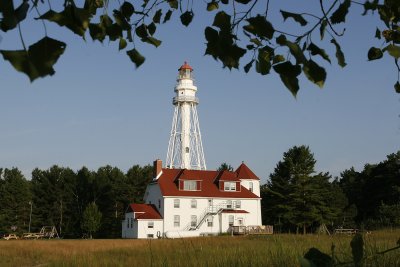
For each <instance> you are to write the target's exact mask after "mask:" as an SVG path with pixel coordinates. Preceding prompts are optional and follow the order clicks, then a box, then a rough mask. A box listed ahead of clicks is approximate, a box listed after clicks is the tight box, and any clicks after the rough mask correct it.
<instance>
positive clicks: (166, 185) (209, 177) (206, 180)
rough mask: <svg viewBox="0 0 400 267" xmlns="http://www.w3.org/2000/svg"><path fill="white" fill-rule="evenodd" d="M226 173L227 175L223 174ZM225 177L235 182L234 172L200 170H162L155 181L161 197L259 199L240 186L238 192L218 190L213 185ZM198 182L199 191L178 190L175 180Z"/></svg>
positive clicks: (216, 184) (216, 186) (217, 184)
mask: <svg viewBox="0 0 400 267" xmlns="http://www.w3.org/2000/svg"><path fill="white" fill-rule="evenodd" d="M224 172H226V173H227V174H224ZM219 176H222V177H224V178H225V177H226V178H229V179H228V180H229V181H232V180H231V179H234V181H235V180H237V176H236V174H235V173H234V172H228V171H202V170H181V169H162V174H161V176H160V177H159V178H158V179H157V181H156V182H157V183H158V184H159V186H160V190H161V193H162V195H163V196H189V197H190V196H191V197H221V198H259V197H258V196H257V195H255V194H254V193H253V192H250V191H249V190H248V189H246V188H245V187H243V186H241V187H240V188H238V189H239V190H238V191H223V190H220V188H219V187H218V186H219V183H215V181H216V179H217V178H218V177H219ZM184 177H187V178H188V180H200V181H201V188H200V190H199V191H184V190H179V184H178V183H177V182H176V181H177V179H181V180H185V179H184Z"/></svg>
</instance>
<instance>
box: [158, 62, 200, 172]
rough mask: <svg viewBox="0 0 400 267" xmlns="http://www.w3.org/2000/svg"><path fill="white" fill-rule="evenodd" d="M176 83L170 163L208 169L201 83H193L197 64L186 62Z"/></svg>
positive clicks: (167, 162) (169, 153)
mask: <svg viewBox="0 0 400 267" xmlns="http://www.w3.org/2000/svg"><path fill="white" fill-rule="evenodd" d="M178 71H179V76H178V78H177V84H176V86H175V93H176V96H175V97H174V98H173V99H172V103H173V105H174V106H175V111H174V117H173V119H172V129H171V136H170V139H169V145H168V153H167V161H166V167H167V168H170V169H192V170H205V169H206V162H205V159H204V152H203V144H202V142H201V134H200V126H199V118H198V117H197V108H196V107H197V104H198V103H199V99H198V98H197V97H196V92H197V87H196V86H195V85H194V83H193V68H192V67H191V66H189V64H187V63H186V62H185V63H184V64H183V65H182V66H181V67H180V68H179V70H178Z"/></svg>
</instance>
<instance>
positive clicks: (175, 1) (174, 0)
mask: <svg viewBox="0 0 400 267" xmlns="http://www.w3.org/2000/svg"><path fill="white" fill-rule="evenodd" d="M168 4H169V6H170V7H171V8H173V9H178V5H179V4H178V0H168Z"/></svg>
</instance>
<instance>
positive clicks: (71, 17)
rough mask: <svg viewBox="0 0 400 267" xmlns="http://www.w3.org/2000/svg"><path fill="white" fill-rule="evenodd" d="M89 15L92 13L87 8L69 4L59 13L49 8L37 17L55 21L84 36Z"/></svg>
mask: <svg viewBox="0 0 400 267" xmlns="http://www.w3.org/2000/svg"><path fill="white" fill-rule="evenodd" d="M91 17H92V15H91V14H90V13H89V12H88V11H87V10H85V9H83V8H77V7H75V6H72V5H69V6H66V7H65V9H64V10H63V11H62V12H60V13H57V12H55V11H53V10H49V11H47V12H46V13H44V14H43V15H41V16H40V17H39V18H37V19H45V20H48V21H52V22H55V23H57V24H58V25H59V26H65V27H67V28H68V29H70V30H71V31H72V32H74V33H76V34H77V35H79V36H82V37H84V35H85V32H86V29H87V28H88V26H89V21H90V18H91Z"/></svg>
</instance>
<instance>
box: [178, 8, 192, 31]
mask: <svg viewBox="0 0 400 267" xmlns="http://www.w3.org/2000/svg"><path fill="white" fill-rule="evenodd" d="M193 16H194V14H193V12H192V11H186V12H185V13H183V14H182V15H181V17H180V18H181V22H182V24H183V25H184V26H186V27H187V26H189V24H190V23H191V22H192V20H193Z"/></svg>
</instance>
